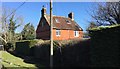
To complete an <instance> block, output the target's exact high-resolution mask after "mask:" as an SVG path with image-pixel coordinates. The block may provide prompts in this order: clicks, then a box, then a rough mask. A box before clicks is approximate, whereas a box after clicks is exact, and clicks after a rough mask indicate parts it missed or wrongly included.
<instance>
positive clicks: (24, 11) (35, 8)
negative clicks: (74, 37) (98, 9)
mask: <svg viewBox="0 0 120 69" xmlns="http://www.w3.org/2000/svg"><path fill="white" fill-rule="evenodd" d="M21 4H22V2H3V3H2V6H4V7H7V8H11V9H16V8H17V7H18V6H20V5H21ZM95 4H96V2H54V3H53V14H54V15H58V16H65V17H68V13H69V12H73V13H74V20H75V21H76V22H77V23H78V24H79V25H80V26H81V27H82V28H83V30H84V31H85V30H86V28H87V27H88V25H89V22H88V21H91V20H92V18H91V17H90V15H89V14H88V12H87V11H86V10H89V8H91V7H93V6H94V5H95ZM43 5H45V7H46V8H47V14H49V3H48V2H26V3H25V4H24V5H23V6H22V7H20V8H19V9H18V10H17V11H16V13H17V15H20V16H22V17H23V18H24V25H25V24H26V23H28V22H31V23H32V24H33V25H34V27H35V29H36V28H37V25H38V23H39V20H40V17H41V9H42V6H43ZM22 28H23V27H19V28H18V29H17V30H16V32H21V30H22Z"/></svg>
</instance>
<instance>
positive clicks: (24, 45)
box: [15, 40, 38, 55]
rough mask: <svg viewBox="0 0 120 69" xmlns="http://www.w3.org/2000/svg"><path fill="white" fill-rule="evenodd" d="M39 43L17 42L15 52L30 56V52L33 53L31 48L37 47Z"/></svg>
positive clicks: (30, 41)
mask: <svg viewBox="0 0 120 69" xmlns="http://www.w3.org/2000/svg"><path fill="white" fill-rule="evenodd" d="M37 42H38V41H37V40H23V41H19V42H16V48H15V51H16V53H18V54H22V55H30V52H31V50H30V48H32V47H33V46H35V44H36V43H37ZM31 53H32V52H31Z"/></svg>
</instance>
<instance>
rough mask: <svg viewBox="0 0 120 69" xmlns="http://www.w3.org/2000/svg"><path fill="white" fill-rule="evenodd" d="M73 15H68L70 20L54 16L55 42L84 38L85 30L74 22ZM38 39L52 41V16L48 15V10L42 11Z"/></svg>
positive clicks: (37, 33) (37, 31)
mask: <svg viewBox="0 0 120 69" xmlns="http://www.w3.org/2000/svg"><path fill="white" fill-rule="evenodd" d="M73 16H74V15H73V13H72V12H71V13H69V14H68V18H66V17H62V16H53V40H68V39H74V38H80V39H81V38H82V37H83V30H82V28H81V27H80V26H79V25H78V24H77V23H76V22H75V21H74V18H73ZM36 38H37V39H44V40H49V39H50V15H48V14H46V8H44V7H43V8H42V10H41V18H40V21H39V24H38V26H37V30H36Z"/></svg>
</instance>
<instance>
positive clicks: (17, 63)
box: [0, 51, 37, 69]
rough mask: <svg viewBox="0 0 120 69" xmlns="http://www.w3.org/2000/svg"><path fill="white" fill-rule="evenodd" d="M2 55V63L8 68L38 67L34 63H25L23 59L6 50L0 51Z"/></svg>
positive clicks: (24, 68) (29, 68)
mask: <svg viewBox="0 0 120 69" xmlns="http://www.w3.org/2000/svg"><path fill="white" fill-rule="evenodd" d="M0 53H1V56H0V58H2V62H1V63H2V64H3V65H4V67H6V68H7V69H8V68H9V69H11V67H12V69H13V68H14V69H15V68H16V67H17V69H18V68H20V69H21V68H22V69H26V68H27V69H31V68H32V69H37V67H36V66H35V65H34V64H28V63H25V62H24V60H23V59H21V58H19V57H16V56H14V55H11V54H10V53H8V52H6V51H0Z"/></svg>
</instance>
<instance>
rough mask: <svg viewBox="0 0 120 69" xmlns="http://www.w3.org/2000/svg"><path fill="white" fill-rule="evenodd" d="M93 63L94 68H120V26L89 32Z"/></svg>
mask: <svg viewBox="0 0 120 69" xmlns="http://www.w3.org/2000/svg"><path fill="white" fill-rule="evenodd" d="M89 33H90V37H91V44H92V45H91V48H90V50H91V51H90V53H91V63H92V65H93V66H100V67H106V66H107V67H116V66H119V65H120V64H119V62H118V61H119V58H120V56H119V54H120V53H119V50H120V42H119V41H120V39H119V38H120V34H119V33H120V25H113V26H107V27H106V26H105V27H104V26H103V27H98V28H94V29H91V30H89Z"/></svg>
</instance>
